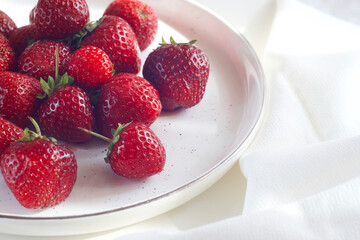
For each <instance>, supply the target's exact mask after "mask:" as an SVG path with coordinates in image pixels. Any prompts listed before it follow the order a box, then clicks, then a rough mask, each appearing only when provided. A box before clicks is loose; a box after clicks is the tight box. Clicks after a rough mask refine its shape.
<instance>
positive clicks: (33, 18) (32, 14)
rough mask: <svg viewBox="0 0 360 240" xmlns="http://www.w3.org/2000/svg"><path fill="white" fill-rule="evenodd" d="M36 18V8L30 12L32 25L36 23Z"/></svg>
mask: <svg viewBox="0 0 360 240" xmlns="http://www.w3.org/2000/svg"><path fill="white" fill-rule="evenodd" d="M35 16H36V6H35V7H33V9H31V11H30V14H29V22H30V24H34V23H35ZM34 25H35V24H34Z"/></svg>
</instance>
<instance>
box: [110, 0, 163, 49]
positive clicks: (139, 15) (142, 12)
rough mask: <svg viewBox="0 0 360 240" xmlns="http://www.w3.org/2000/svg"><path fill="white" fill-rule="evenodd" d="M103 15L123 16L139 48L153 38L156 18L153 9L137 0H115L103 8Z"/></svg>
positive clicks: (156, 24) (145, 46)
mask: <svg viewBox="0 0 360 240" xmlns="http://www.w3.org/2000/svg"><path fill="white" fill-rule="evenodd" d="M104 15H112V16H118V17H121V18H123V19H124V20H125V21H127V22H128V23H129V24H130V26H131V27H132V29H133V31H134V33H135V35H136V39H137V40H138V43H139V47H140V50H141V51H142V50H144V49H145V48H147V47H148V46H149V45H150V44H151V43H152V41H153V40H154V38H155V35H156V32H157V28H158V18H157V15H156V13H155V11H154V9H153V8H152V7H151V6H149V5H148V4H146V3H144V2H141V1H138V0H115V1H113V2H112V3H111V4H110V5H109V6H108V7H107V8H106V10H105V13H104Z"/></svg>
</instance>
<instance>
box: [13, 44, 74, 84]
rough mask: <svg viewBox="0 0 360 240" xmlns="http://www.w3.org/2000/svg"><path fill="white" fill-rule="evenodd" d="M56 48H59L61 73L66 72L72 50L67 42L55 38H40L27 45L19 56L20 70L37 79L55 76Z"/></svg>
mask: <svg viewBox="0 0 360 240" xmlns="http://www.w3.org/2000/svg"><path fill="white" fill-rule="evenodd" d="M56 48H58V49H59V74H61V75H62V74H64V73H65V72H66V69H67V66H68V63H69V60H70V57H71V50H70V48H69V46H67V45H66V44H64V43H62V42H58V41H53V40H39V41H37V42H35V43H33V44H32V45H30V46H29V47H27V48H26V49H25V50H24V52H23V53H22V54H21V55H20V57H19V62H18V69H19V72H20V73H23V74H26V75H28V76H31V77H34V78H37V79H40V78H43V79H48V77H49V76H54V75H55V65H56V64H55V62H56V57H55V50H56Z"/></svg>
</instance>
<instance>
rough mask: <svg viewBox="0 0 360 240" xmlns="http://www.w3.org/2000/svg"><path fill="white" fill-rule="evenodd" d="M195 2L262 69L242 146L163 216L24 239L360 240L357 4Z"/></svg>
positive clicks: (334, 0)
mask: <svg viewBox="0 0 360 240" xmlns="http://www.w3.org/2000/svg"><path fill="white" fill-rule="evenodd" d="M198 2H200V3H202V4H204V5H206V6H208V7H209V8H212V9H213V10H215V11H217V12H218V13H219V14H221V15H223V16H224V17H225V18H227V19H228V20H229V21H230V22H231V23H233V24H234V25H236V26H237V27H238V28H239V30H240V31H241V32H242V33H243V34H244V35H245V36H246V37H247V38H248V40H249V41H250V43H251V44H252V45H253V46H254V48H255V49H256V51H257V53H258V54H259V56H260V58H261V61H262V64H263V66H264V70H265V74H266V78H267V90H268V104H267V109H266V112H265V118H264V122H263V125H262V127H261V129H260V132H259V134H258V136H257V138H256V140H255V141H254V142H253V144H252V145H251V146H250V149H248V151H247V152H246V154H245V155H244V156H243V157H242V158H241V159H239V164H238V165H236V166H235V167H233V168H232V169H231V170H230V171H229V172H228V173H227V174H226V175H225V176H224V177H223V178H222V179H221V180H220V181H219V182H218V183H216V184H215V185H214V186H213V187H211V188H210V189H209V190H207V191H206V192H204V193H203V194H201V195H200V196H198V197H196V198H195V199H193V200H191V201H190V202H188V203H186V204H184V205H183V206H181V207H179V208H177V209H174V210H172V211H170V212H168V213H166V214H163V215H161V216H158V217H155V218H152V219H150V220H147V221H144V222H142V223H139V224H135V225H133V226H130V227H126V228H123V229H116V230H113V231H108V232H104V233H96V234H89V235H82V236H71V237H66V238H65V237H44V238H42V237H34V238H32V237H27V238H25V239H40V240H41V239H50V240H51V239H91V240H100V239H251V240H254V239H360V227H358V226H359V224H360V135H359V134H360V124H359V123H360V110H359V108H358V105H359V103H360V67H359V66H360V28H359V26H358V25H359V24H360V1H358V0H346V1H344V0H302V1H301V2H299V1H296V0H278V1H276V0H257V1H251V0H241V1H232V0H226V1H225V0H224V1H217V0H211V1H209V0H198ZM304 3H305V4H304ZM309 4H311V7H309V6H308V5H309ZM315 8H318V10H315ZM319 10H320V11H319ZM331 15H332V16H331ZM0 239H9V240H12V239H13V240H15V239H23V237H19V236H9V235H1V234H0Z"/></svg>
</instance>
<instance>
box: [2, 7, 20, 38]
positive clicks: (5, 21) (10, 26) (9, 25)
mask: <svg viewBox="0 0 360 240" xmlns="http://www.w3.org/2000/svg"><path fill="white" fill-rule="evenodd" d="M14 29H16V24H15V23H14V21H13V20H12V19H11V18H10V17H9V16H8V15H7V14H6V13H4V12H3V11H1V10H0V33H1V34H2V35H4V36H5V37H6V38H8V37H9V34H10V32H11V31H12V30H14Z"/></svg>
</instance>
